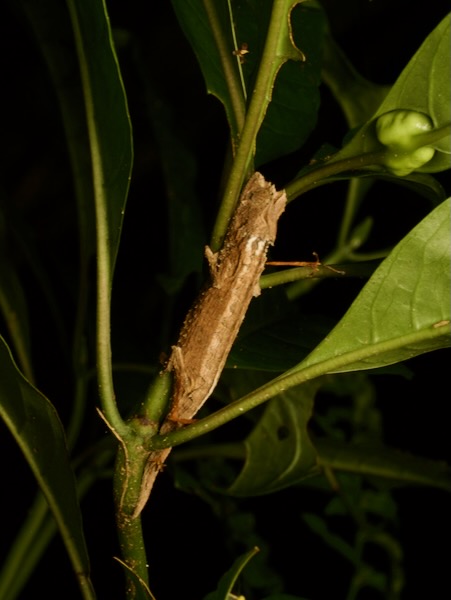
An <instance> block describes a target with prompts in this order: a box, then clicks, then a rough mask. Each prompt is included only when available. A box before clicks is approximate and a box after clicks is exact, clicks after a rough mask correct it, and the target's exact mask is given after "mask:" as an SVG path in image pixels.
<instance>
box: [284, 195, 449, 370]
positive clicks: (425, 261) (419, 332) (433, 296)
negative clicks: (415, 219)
mask: <svg viewBox="0 0 451 600" xmlns="http://www.w3.org/2000/svg"><path fill="white" fill-rule="evenodd" d="M450 207H451V200H450V199H448V200H447V201H445V202H443V203H442V204H440V205H439V206H438V207H437V208H436V209H434V210H433V211H432V212H431V213H430V214H429V215H428V216H427V217H426V218H425V219H423V221H421V223H419V224H418V225H417V226H416V227H415V228H414V229H413V230H412V231H411V232H410V233H409V234H408V235H407V236H406V237H405V238H404V239H403V240H402V241H401V242H400V243H399V244H398V245H397V246H396V247H395V248H394V249H393V251H392V252H391V254H390V255H389V256H388V258H386V259H385V260H384V261H383V263H382V264H381V265H380V267H379V268H378V269H377V270H376V271H375V273H374V274H373V276H372V277H371V279H370V280H369V281H368V283H367V284H366V285H365V287H364V288H363V290H362V291H361V293H360V294H359V296H358V297H357V299H356V300H355V301H354V303H353V304H352V306H351V308H350V309H349V310H348V312H347V313H346V315H345V316H344V317H343V319H342V320H341V321H340V322H339V323H338V325H337V326H336V327H335V328H334V329H333V330H332V331H331V333H330V334H329V335H328V336H327V337H326V338H325V339H324V341H323V342H322V343H321V344H320V345H319V346H318V347H317V348H315V350H314V351H313V352H312V353H311V354H310V355H309V356H308V357H307V358H306V359H305V360H304V361H303V362H302V363H300V364H299V365H298V366H297V367H295V368H294V369H292V371H291V372H293V371H297V370H301V369H305V368H307V367H311V366H312V365H317V364H320V363H322V362H324V361H332V362H331V363H330V365H331V366H330V370H329V371H328V372H330V373H332V372H335V373H339V372H346V371H358V370H361V369H373V368H376V367H382V366H385V365H389V364H393V363H396V362H400V361H403V360H407V359H408V358H411V357H413V356H416V355H418V354H422V353H424V352H430V351H431V350H436V349H438V348H444V347H448V346H450V345H451V336H450V332H451V326H450V321H451V314H450V313H451V306H450V302H449V298H450V290H451V264H450V249H449V240H450V235H451V231H450V226H451V223H450V221H451V219H450ZM334 362H335V364H336V366H335V367H334V366H333V364H334Z"/></svg>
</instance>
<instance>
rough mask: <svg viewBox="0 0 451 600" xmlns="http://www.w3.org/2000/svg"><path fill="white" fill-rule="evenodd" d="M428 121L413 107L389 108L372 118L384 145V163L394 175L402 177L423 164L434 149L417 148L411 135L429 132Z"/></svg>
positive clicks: (380, 140) (431, 126)
mask: <svg viewBox="0 0 451 600" xmlns="http://www.w3.org/2000/svg"><path fill="white" fill-rule="evenodd" d="M432 128H433V123H432V120H431V119H430V118H429V117H428V115H425V114H424V113H420V112H416V111H414V110H393V111H391V112H388V113H386V114H384V115H381V116H380V117H379V118H378V120H377V121H376V136H377V139H378V140H379V142H380V143H381V144H383V145H384V146H386V148H387V153H386V156H385V160H384V166H385V167H386V168H387V169H388V170H389V171H390V172H391V173H393V174H394V175H397V176H399V177H404V176H405V175H409V173H412V171H415V170H417V169H419V168H421V167H422V166H423V165H425V164H426V163H427V162H429V161H430V160H431V158H432V157H433V156H434V154H435V150H434V148H432V147H430V146H422V147H420V148H418V141H417V140H415V138H416V137H417V136H418V135H420V134H422V133H427V132H428V131H431V129H432Z"/></svg>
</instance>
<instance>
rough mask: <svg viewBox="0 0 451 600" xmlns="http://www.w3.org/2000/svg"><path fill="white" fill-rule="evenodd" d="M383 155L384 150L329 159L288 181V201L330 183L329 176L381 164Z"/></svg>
mask: <svg viewBox="0 0 451 600" xmlns="http://www.w3.org/2000/svg"><path fill="white" fill-rule="evenodd" d="M384 157H385V152H384V151H379V152H367V153H365V154H359V155H358V156H351V157H350V158H343V159H341V160H336V161H333V160H330V161H328V162H326V163H324V164H322V165H320V166H318V167H316V168H314V169H312V170H311V171H310V172H309V173H306V174H305V175H303V176H302V177H299V179H295V180H294V181H292V182H290V183H289V184H288V185H287V186H286V187H285V191H286V193H287V198H288V202H291V201H292V200H294V199H295V198H297V197H298V196H301V195H302V194H305V192H307V191H309V190H312V189H314V188H317V187H320V186H321V185H326V184H327V183H330V181H328V178H329V177H333V176H334V175H339V174H340V173H345V172H347V171H351V172H352V171H359V170H361V169H364V168H365V167H371V166H375V165H382V164H383V161H384Z"/></svg>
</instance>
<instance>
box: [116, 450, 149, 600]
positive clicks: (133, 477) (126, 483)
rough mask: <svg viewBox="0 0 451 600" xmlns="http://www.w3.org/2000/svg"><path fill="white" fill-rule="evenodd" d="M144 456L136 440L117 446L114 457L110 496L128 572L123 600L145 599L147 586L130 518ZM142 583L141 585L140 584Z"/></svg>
mask: <svg viewBox="0 0 451 600" xmlns="http://www.w3.org/2000/svg"><path fill="white" fill-rule="evenodd" d="M147 456H148V453H147V452H146V451H144V449H143V447H142V444H141V443H140V440H139V439H138V438H136V443H135V444H132V443H131V442H130V443H128V445H127V448H126V449H125V448H124V446H120V448H119V450H118V454H117V460H116V467H115V475H114V495H115V504H116V522H117V531H118V536H119V544H120V548H121V554H122V557H123V559H124V562H125V564H126V566H127V567H128V569H127V570H126V573H125V577H126V597H127V600H148V598H149V596H148V593H147V591H146V589H145V587H144V586H147V588H148V586H149V577H148V572H147V557H146V549H145V545H144V538H143V532H142V524H141V518H140V516H134V514H133V513H134V510H135V507H136V504H137V502H138V499H139V496H140V493H141V486H142V482H143V479H144V475H145V467H146V462H147ZM140 582H142V583H143V584H144V585H142V584H141V583H140Z"/></svg>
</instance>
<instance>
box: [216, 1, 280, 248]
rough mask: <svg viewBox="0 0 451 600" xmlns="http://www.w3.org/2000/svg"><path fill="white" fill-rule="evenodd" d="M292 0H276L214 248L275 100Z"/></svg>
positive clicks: (229, 216)
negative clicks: (261, 128) (281, 46)
mask: <svg viewBox="0 0 451 600" xmlns="http://www.w3.org/2000/svg"><path fill="white" fill-rule="evenodd" d="M291 3H292V2H287V0H274V4H273V9H272V13H271V20H270V25H269V28H268V34H267V36H266V42H265V47H264V49H263V54H262V59H261V62H260V66H259V70H258V75H257V80H256V83H255V88H254V90H253V92H252V96H251V100H250V104H249V109H248V111H247V114H246V121H245V124H244V127H243V130H242V132H241V135H240V142H239V145H238V148H237V151H236V155H235V160H234V163H233V166H232V169H231V171H230V176H229V178H228V181H227V185H226V188H225V191H224V196H223V199H222V203H221V207H220V209H219V212H218V217H217V219H216V223H215V227H214V230H213V235H212V239H211V244H210V245H211V249H212V250H213V251H216V250H218V249H219V248H220V247H221V245H222V241H223V239H224V236H225V232H226V230H227V225H228V223H229V220H230V218H231V216H232V213H233V210H234V208H235V205H236V203H237V201H238V197H239V195H240V192H241V188H242V187H243V183H244V181H245V179H246V177H247V176H248V175H249V174H250V171H251V168H252V159H253V156H254V153H255V143H256V139H257V134H258V131H259V129H260V126H261V124H262V122H263V118H264V116H265V113H266V110H267V108H268V105H269V103H270V101H271V96H272V88H273V85H274V81H275V78H276V75H277V73H278V71H279V69H280V67H281V66H282V65H283V64H284V62H286V60H287V58H288V57H285V56H283V57H281V56H280V55H279V54H280V53H279V51H278V50H279V46H280V42H281V39H283V36H284V35H285V33H286V27H287V19H288V12H289V11H288V9H289V5H290V4H291Z"/></svg>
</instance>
